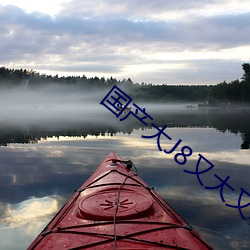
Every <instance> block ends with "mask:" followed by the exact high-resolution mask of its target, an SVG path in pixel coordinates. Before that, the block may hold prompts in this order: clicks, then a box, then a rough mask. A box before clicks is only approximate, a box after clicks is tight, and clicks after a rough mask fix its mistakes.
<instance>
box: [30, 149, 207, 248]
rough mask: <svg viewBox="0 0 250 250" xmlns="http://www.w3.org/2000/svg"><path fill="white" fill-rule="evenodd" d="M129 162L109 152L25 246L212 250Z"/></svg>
mask: <svg viewBox="0 0 250 250" xmlns="http://www.w3.org/2000/svg"><path fill="white" fill-rule="evenodd" d="M133 166H134V165H133V163H132V162H131V161H124V160H123V159H122V158H121V157H119V156H118V155H117V154H116V153H110V154H109V155H108V156H107V157H106V159H105V160H104V161H103V162H102V163H101V164H100V165H99V167H98V168H97V169H96V171H95V172H94V173H93V174H92V176H91V177H90V178H89V179H88V180H87V181H86V182H85V183H84V184H83V185H82V186H81V187H80V188H79V189H78V190H77V191H76V192H75V193H74V195H73V196H72V198H71V199H70V200H69V201H68V202H67V203H66V204H65V205H64V206H63V208H62V209H61V210H60V211H59V212H58V213H57V214H56V216H55V217H54V218H53V219H52V220H51V222H50V223H49V224H48V225H47V226H46V227H45V228H44V230H43V231H42V232H41V233H40V234H39V235H38V236H37V238H36V239H35V240H34V242H33V243H32V244H31V245H30V247H29V248H28V249H29V250H31V249H101V248H102V249H105V250H106V249H123V250H125V249H130V250H131V249H143V250H146V249H150V250H151V249H192V250H198V249H212V248H211V247H210V246H209V245H208V244H207V243H206V242H205V241H204V240H203V239H202V238H201V236H200V235H199V234H198V233H197V232H196V231H195V230H194V229H193V228H192V227H191V226H190V225H189V224H188V223H187V222H186V221H185V220H184V219H183V218H182V217H181V216H180V215H178V214H177V213H176V212H175V211H174V210H173V208H172V207H171V206H170V205H169V204H167V203H166V202H165V201H164V200H163V199H162V198H160V196H159V195H158V194H157V193H156V192H155V191H154V190H153V189H152V188H151V187H149V186H148V185H147V183H145V182H144V181H143V180H142V179H141V178H140V177H139V176H138V175H137V174H136V172H134V171H132V168H133Z"/></svg>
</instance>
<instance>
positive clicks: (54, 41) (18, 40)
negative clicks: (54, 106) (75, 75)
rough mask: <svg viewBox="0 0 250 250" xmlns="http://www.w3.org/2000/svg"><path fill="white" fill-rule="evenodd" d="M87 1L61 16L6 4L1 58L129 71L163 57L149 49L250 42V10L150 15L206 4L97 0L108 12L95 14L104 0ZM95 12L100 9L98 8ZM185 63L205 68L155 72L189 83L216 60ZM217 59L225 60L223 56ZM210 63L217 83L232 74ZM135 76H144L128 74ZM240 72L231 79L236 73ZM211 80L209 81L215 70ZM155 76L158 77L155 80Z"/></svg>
mask: <svg viewBox="0 0 250 250" xmlns="http://www.w3.org/2000/svg"><path fill="white" fill-rule="evenodd" d="M87 3H88V5H87V6H86V5H84V4H82V1H81V2H80V1H73V2H71V3H70V4H71V5H72V6H73V5H74V9H77V10H79V13H81V15H80V14H79V15H78V14H77V13H76V15H70V14H72V13H73V12H72V11H71V9H72V8H70V5H67V4H66V5H65V10H68V12H67V11H65V12H61V13H59V14H58V15H57V16H55V17H51V16H49V15H45V14H42V13H39V12H33V13H31V14H28V13H26V12H25V11H24V10H22V9H20V8H17V7H15V6H5V7H4V6H0V30H1V31H0V39H1V43H0V54H1V58H0V62H1V64H8V63H9V62H13V61H14V62H18V61H27V62H33V63H34V62H35V64H36V65H37V67H36V69H45V70H46V68H47V69H48V68H49V69H52V70H53V69H55V70H62V71H72V72H77V71H87V72H90V71H91V72H106V73H109V72H110V73H111V72H115V73H118V72H120V73H122V71H123V67H124V66H126V65H134V64H136V65H140V64H147V63H157V64H158V65H159V64H160V63H162V62H160V61H158V62H157V60H154V59H147V58H146V57H145V58H144V57H143V53H148V54H150V53H154V52H158V53H161V52H166V51H170V52H175V51H178V52H180V51H183V50H190V51H198V50H201V49H206V50H208V51H209V49H212V50H217V49H222V48H223V49H225V48H234V47H238V46H242V45H248V44H249V40H250V30H249V29H250V28H249V25H248V24H249V22H250V13H245V14H238V15H229V14H228V15H217V16H208V17H204V16H195V17H193V18H191V19H190V20H188V21H183V20H172V21H170V20H156V19H147V15H148V14H150V13H151V14H156V13H157V11H158V10H161V11H162V12H164V11H167V9H168V10H174V9H176V8H180V7H182V8H187V9H189V8H198V7H199V6H200V5H201V3H200V2H199V3H198V1H196V0H194V1H191V2H190V1H189V2H188V3H187V2H186V1H184V0H183V1H178V3H173V2H172V1H169V2H167V3H166V2H165V1H149V0H147V1H145V3H144V4H143V6H142V5H141V1H132V0H131V1H128V2H127V4H126V5H124V4H121V3H115V4H114V2H113V1H111V0H110V1H103V2H102V4H100V5H98V6H97V11H101V10H105V11H106V12H105V11H103V12H100V13H97V14H96V15H94V16H91V14H90V12H89V11H90V9H91V8H93V4H95V3H96V1H93V3H92V2H87ZM208 3H210V1H206V2H205V3H204V2H202V5H203V6H204V5H205V4H208ZM77 4H78V5H77ZM112 4H114V10H113V8H112V7H111V6H113V5H112ZM107 6H109V8H108V9H107V8H106V7H107ZM78 7H79V8H78ZM84 7H85V9H84ZM82 11H83V12H82ZM129 11H130V12H129ZM93 12H94V13H95V11H94V10H93ZM133 13H139V14H140V13H142V14H143V13H144V14H145V19H140V18H139V19H137V18H136V17H135V15H134V14H133ZM121 50H122V51H121ZM54 56H58V57H59V58H58V61H53V59H51V58H53V57H54ZM171 62H172V63H177V62H174V61H171ZM179 62H185V63H186V64H188V65H190V66H192V67H190V68H191V69H194V68H195V69H196V70H197V72H196V71H195V70H194V71H191V70H190V68H186V69H185V70H184V69H176V70H172V69H171V72H170V70H167V69H166V70H164V71H163V70H162V71H159V72H155V71H154V72H153V73H154V77H157V78H159V81H160V79H174V78H176V75H178V76H179V77H180V79H182V80H183V81H184V82H190V81H197V82H198V81H199V79H201V76H200V72H204V74H205V72H208V64H209V62H211V61H209V59H208V60H207V61H206V60H204V61H199V62H198V61H195V60H192V61H186V60H185V61H184V60H183V61H179ZM83 63H84V65H83ZM87 63H88V64H89V65H88V66H87V65H86V64H87ZM216 63H217V64H220V61H219V60H218V61H216ZM224 63H225V65H227V66H225V69H228V68H230V65H232V64H234V65H235V64H238V63H239V65H240V64H241V62H238V61H237V62H233V63H232V62H231V63H229V62H227V61H223V60H222V64H224ZM62 64H63V65H62ZM79 64H81V65H80V66H79ZM222 64H220V65H222ZM68 65H71V66H68ZM209 67H210V70H212V71H213V72H212V73H213V74H214V75H213V78H214V79H211V71H209V72H210V73H206V74H209V75H210V76H209V77H210V79H211V81H212V82H213V83H216V82H218V79H220V80H219V81H222V80H224V79H223V78H222V77H220V75H224V76H225V74H224V73H225V71H224V72H223V70H222V71H221V70H220V71H218V69H214V68H213V69H212V68H211V65H210V66H209ZM240 70H241V69H239V72H240ZM236 71H237V70H235V72H234V75H235V73H236ZM180 72H181V74H180ZM230 74H231V75H230ZM143 75H144V79H142V81H151V78H152V72H144V74H143ZM156 75H157V76H156ZM198 75H199V76H198ZM226 75H227V76H228V78H229V77H231V76H232V75H233V73H232V71H231V70H230V73H228V74H226ZM134 76H136V75H132V76H126V77H132V78H133V77H134ZM160 76H161V77H160ZM224 76H223V77H224ZM138 77H139V74H138ZM147 77H149V78H147ZM162 77H164V78H162ZM189 77H190V79H189ZM236 77H240V76H238V75H237V76H236ZM236 77H233V78H230V79H226V80H233V79H235V78H236ZM137 79H138V80H139V78H137ZM157 81H158V80H157ZM161 81H162V80H161ZM203 81H207V76H206V78H205V79H204V80H203ZM152 82H155V81H154V80H153V79H152Z"/></svg>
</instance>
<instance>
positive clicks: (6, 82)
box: [0, 63, 250, 106]
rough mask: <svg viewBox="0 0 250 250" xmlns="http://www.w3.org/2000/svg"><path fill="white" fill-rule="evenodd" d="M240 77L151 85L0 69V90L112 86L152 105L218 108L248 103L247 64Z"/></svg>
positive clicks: (249, 69)
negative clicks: (192, 104) (194, 104)
mask: <svg viewBox="0 0 250 250" xmlns="http://www.w3.org/2000/svg"><path fill="white" fill-rule="evenodd" d="M242 69H243V75H242V78H241V79H240V80H239V79H236V80H232V81H231V82H226V81H224V82H221V83H218V84H216V85H168V84H162V85H154V84H152V83H144V82H142V83H134V82H133V81H132V80H131V79H130V78H128V79H123V80H117V79H115V78H113V77H112V76H111V77H110V78H107V79H105V78H104V77H101V78H99V77H90V78H87V77H86V76H85V75H82V76H67V77H65V76H62V77H59V76H58V75H55V76H51V75H47V74H40V73H38V72H36V71H34V70H26V69H9V68H5V67H0V88H15V87H19V88H20V87H21V88H24V89H25V88H27V89H36V88H40V87H44V86H48V85H51V84H57V85H59V86H60V84H62V85H67V86H70V87H72V88H79V89H80V90H81V91H84V92H85V91H89V90H106V89H107V90H108V89H111V87H112V86H114V85H116V86H118V87H119V88H121V89H123V90H124V91H125V92H126V93H127V94H128V95H129V96H131V97H132V98H133V99H136V100H137V101H152V102H161V103H166V102H178V101H182V102H198V103H200V106H220V105H238V104H244V105H246V104H247V105H249V104H250V64H249V63H243V64H242Z"/></svg>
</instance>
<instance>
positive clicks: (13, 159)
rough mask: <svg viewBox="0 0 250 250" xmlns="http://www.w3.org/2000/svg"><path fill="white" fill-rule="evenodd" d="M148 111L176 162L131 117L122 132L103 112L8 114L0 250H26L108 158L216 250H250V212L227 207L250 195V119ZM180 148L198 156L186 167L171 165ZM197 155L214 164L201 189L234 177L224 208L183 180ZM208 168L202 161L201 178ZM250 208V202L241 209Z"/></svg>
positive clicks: (0, 133) (3, 126) (2, 132)
mask: <svg viewBox="0 0 250 250" xmlns="http://www.w3.org/2000/svg"><path fill="white" fill-rule="evenodd" d="M140 106H141V107H143V104H140ZM44 109H46V110H47V111H46V113H44ZM50 109H51V110H50ZM48 110H50V111H49V112H48ZM147 111H148V113H149V114H150V115H151V116H152V117H153V118H154V120H153V122H154V124H155V125H157V126H158V127H159V128H162V127H163V126H164V125H167V126H168V127H167V128H166V130H165V132H166V133H167V134H168V135H169V136H170V137H171V138H172V140H171V141H170V140H168V139H167V138H166V137H164V136H163V135H162V136H161V140H160V145H161V147H162V149H163V150H164V149H166V150H167V151H169V150H170V149H171V148H173V146H174V145H175V143H176V142H177V141H178V140H179V139H181V140H182V142H181V143H180V145H179V146H178V147H177V149H176V150H175V151H174V152H173V153H172V154H166V153H164V151H159V149H158V146H157V138H152V139H145V138H142V137H141V136H142V135H144V136H151V135H154V134H156V133H157V132H158V131H157V130H156V129H155V128H153V127H152V126H151V125H148V126H144V125H143V124H142V123H141V122H139V121H138V120H137V119H136V118H134V117H133V116H131V117H128V118H127V119H126V120H125V121H123V122H121V121H119V119H117V118H116V117H115V116H114V115H113V114H112V113H111V112H109V111H107V110H106V109H105V107H102V106H100V108H99V109H98V110H95V111H93V110H91V111H89V112H88V111H84V112H80V111H72V110H66V111H65V110H63V111H62V110H61V111H60V112H61V115H59V113H60V112H59V111H57V112H56V114H55V111H54V110H53V108H51V107H49V106H46V107H42V108H41V107H40V106H39V107H32V108H31V109H30V112H32V113H38V114H39V115H37V116H32V119H31V118H30V117H28V116H24V118H22V117H23V116H21V115H20V116H11V114H10V115H9V117H7V116H6V115H5V117H4V118H2V119H0V143H1V145H2V146H1V147H0V158H1V161H0V190H1V191H0V242H1V249H25V248H27V247H28V245H29V244H30V243H31V242H32V241H33V240H34V238H35V237H36V236H37V234H38V233H39V232H40V231H41V230H42V229H43V227H44V226H45V225H46V224H47V223H48V222H49V221H50V220H51V218H52V217H53V215H54V214H55V213H56V212H57V211H58V210H59V208H60V207H61V206H62V205H63V204H64V202H65V201H67V200H68V199H69V197H70V196H71V195H72V194H73V191H74V190H75V189H77V188H78V187H79V186H80V185H81V184H82V183H83V182H84V181H85V180H86V179H87V178H88V177H89V176H90V175H91V173H92V172H93V171H94V170H95V168H96V167H97V166H98V164H99V163H100V162H101V161H102V160H103V159H104V158H105V157H106V156H107V154H108V153H110V152H111V151H116V152H117V153H118V154H119V155H120V156H122V157H123V158H124V159H131V160H132V161H133V162H134V164H135V165H136V167H137V169H138V172H139V175H140V176H141V177H142V178H143V179H144V180H145V181H146V182H147V183H148V184H149V185H150V186H153V187H154V188H155V190H156V191H157V192H158V193H159V194H160V195H161V196H162V197H163V198H164V199H165V200H166V201H167V202H168V203H169V204H170V205H171V206H172V207H174V208H175V210H176V211H177V212H178V213H179V214H181V215H182V217H184V218H185V219H186V220H187V221H188V222H189V223H190V224H191V225H192V226H193V227H194V228H195V229H196V230H197V231H198V232H199V233H200V234H201V235H202V236H203V237H204V238H205V239H206V240H207V241H208V242H209V243H210V244H211V245H212V246H213V247H214V248H215V249H250V237H249V236H250V233H249V232H250V231H249V228H250V225H249V224H250V219H249V218H248V217H249V216H250V209H249V207H246V208H243V209H242V213H243V215H244V217H245V218H246V220H243V219H242V217H241V215H240V213H239V210H238V209H236V208H230V207H228V206H226V205H225V204H226V203H227V204H231V205H237V204H238V198H239V195H240V192H241V188H243V189H244V190H246V191H247V192H249V193H250V185H249V176H250V150H249V149H247V148H248V146H249V140H250V116H249V114H250V112H249V110H227V109H226V110H198V109H197V108H195V109H186V108H185V106H183V105H179V106H153V105H148V106H147ZM26 113H27V112H26ZM40 114H41V115H40ZM183 146H189V147H190V148H191V149H192V151H193V154H192V156H190V157H187V162H186V164H184V165H179V164H178V163H176V161H175V160H174V157H175V155H176V153H180V152H181V148H182V147H183ZM242 148H245V149H242ZM185 152H186V153H187V152H188V150H187V151H185ZM199 154H201V155H202V156H204V157H205V158H206V159H207V160H209V161H210V162H211V163H213V164H214V168H213V169H212V170H210V171H209V172H207V173H204V174H202V175H200V179H201V181H202V183H203V185H204V186H207V187H215V186H218V185H219V184H221V182H220V181H219V180H218V179H217V178H216V177H215V176H214V174H216V175H217V176H219V177H220V178H221V179H223V180H225V179H226V178H227V177H228V176H230V179H229V180H228V181H227V183H228V185H230V186H231V187H232V188H234V191H232V190H231V189H230V188H228V187H226V186H224V188H223V197H224V199H225V202H223V201H222V200H221V196H220V190H219V189H214V190H211V189H205V188H204V186H201V185H200V184H199V182H198V179H197V177H196V175H192V174H188V173H186V172H184V171H183V170H184V169H186V170H189V171H195V167H196V164H197V161H198V159H199ZM178 160H179V161H182V160H183V158H182V156H179V157H178ZM209 166H210V165H208V164H207V163H206V162H205V161H201V164H200V169H199V170H200V171H201V170H205V169H207V168H208V167H209ZM249 199H250V198H249V197H248V196H247V194H244V195H243V197H242V200H241V205H245V204H248V203H249Z"/></svg>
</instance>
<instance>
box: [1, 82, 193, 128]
mask: <svg viewBox="0 0 250 250" xmlns="http://www.w3.org/2000/svg"><path fill="white" fill-rule="evenodd" d="M107 93H108V90H105V91H103V90H102V91H98V90H96V91H93V90H84V89H80V88H74V87H72V86H65V85H55V84H54V85H50V86H47V87H42V88H41V87H40V88H35V89H29V88H13V89H1V90H0V122H1V124H3V123H5V122H7V123H10V122H11V123H12V124H13V125H14V124H18V123H23V122H24V123H41V122H50V123H52V122H62V121H65V122H67V121H79V122H83V121H88V122H91V121H93V122H94V121H97V120H99V121H100V120H102V122H109V121H110V116H113V117H114V118H116V117H115V116H114V115H113V114H112V113H111V112H110V111H109V110H108V109H107V108H106V107H105V106H103V105H100V102H101V101H102V100H103V98H104V97H105V96H106V95H107ZM133 103H136V104H137V105H138V106H139V107H140V108H141V109H143V108H146V112H147V111H148V110H149V111H150V112H151V114H150V115H151V116H152V115H153V112H161V111H164V112H166V111H175V112H176V111H178V110H183V109H185V108H186V105H190V104H184V103H180V104H176V103H175V104H167V105H163V104H162V105H161V104H153V103H147V102H144V103H142V102H140V103H137V102H136V100H132V102H131V103H130V105H129V107H131V108H132V111H133V110H135V109H136V108H135V107H134V106H133ZM194 106H195V105H194ZM194 106H193V107H194ZM107 116H108V117H107ZM111 122H112V121H111Z"/></svg>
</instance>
